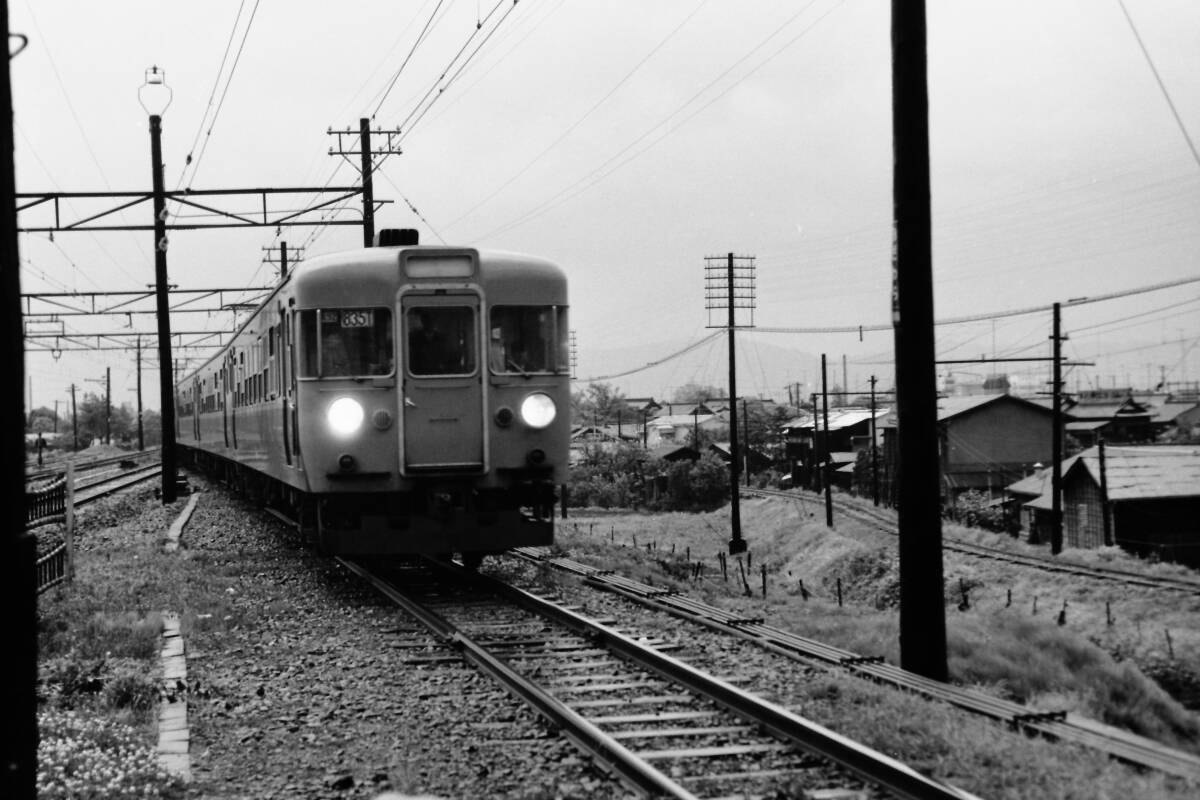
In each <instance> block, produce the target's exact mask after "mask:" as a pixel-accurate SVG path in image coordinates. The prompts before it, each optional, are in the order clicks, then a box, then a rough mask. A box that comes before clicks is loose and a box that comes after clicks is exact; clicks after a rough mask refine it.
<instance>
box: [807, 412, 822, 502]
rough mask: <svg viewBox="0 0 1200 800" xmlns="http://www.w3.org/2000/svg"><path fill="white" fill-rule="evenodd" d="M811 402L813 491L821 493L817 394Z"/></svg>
mask: <svg viewBox="0 0 1200 800" xmlns="http://www.w3.org/2000/svg"><path fill="white" fill-rule="evenodd" d="M809 402H810V403H812V417H813V446H812V458H813V460H812V485H813V491H814V492H819V491H821V470H820V467H819V465H820V464H821V450H820V448H819V446H818V445H817V393H816V392H813V393H812V394H811V395H810V396H809Z"/></svg>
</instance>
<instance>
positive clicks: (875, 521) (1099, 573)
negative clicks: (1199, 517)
mask: <svg viewBox="0 0 1200 800" xmlns="http://www.w3.org/2000/svg"><path fill="white" fill-rule="evenodd" d="M742 493H743V494H749V495H756V496H760V497H779V498H783V499H787V500H797V499H800V497H801V496H800V495H798V494H796V493H794V492H784V491H776V490H773V489H743V490H742ZM804 499H806V500H808V499H811V498H804ZM834 505H835V507H836V509H837V511H838V513H840V514H844V515H845V516H847V517H850V518H851V519H856V520H858V521H859V522H865V523H866V524H868V525H871V526H873V527H875V528H876V529H877V530H879V531H881V532H883V533H887V534H890V535H892V536H896V535H898V533H899V532H898V530H897V528H896V514H895V512H894V511H885V510H881V509H875V508H864V507H859V506H855V505H853V504H850V503H847V502H845V501H842V500H836V499H835V500H834ZM942 546H943V547H944V548H945V549H946V550H952V551H954V552H956V553H962V554H964V555H969V556H975V557H976V558H986V559H991V560H993V561H1006V562H1008V563H1010V564H1019V565H1021V566H1024V567H1031V568H1033V569H1040V570H1045V571H1047V572H1059V573H1064V574H1069V575H1079V576H1082V577H1087V578H1095V579H1098V580H1105V581H1117V582H1119V583H1124V584H1127V585H1129V586H1142V587H1149V588H1153V589H1167V590H1170V591H1177V592H1187V593H1189V594H1200V581H1192V580H1186V579H1181V578H1167V577H1155V576H1150V575H1139V574H1137V573H1135V572H1128V571H1126V570H1119V569H1110V568H1107V567H1089V566H1085V565H1083V564H1072V563H1070V562H1066V561H1061V560H1058V559H1050V558H1041V557H1039V556H1035V555H1024V554H1021V553H1013V552H1009V551H1008V550H1001V549H1000V548H996V547H986V546H984V545H978V544H972V543H970V542H963V541H959V540H956V539H949V538H945V537H943V539H942Z"/></svg>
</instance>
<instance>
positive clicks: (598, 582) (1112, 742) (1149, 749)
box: [509, 547, 1200, 781]
mask: <svg viewBox="0 0 1200 800" xmlns="http://www.w3.org/2000/svg"><path fill="white" fill-rule="evenodd" d="M509 554H510V555H513V556H516V557H518V558H522V559H525V560H527V561H532V562H535V563H542V564H548V565H550V566H552V567H554V568H555V569H559V570H561V571H564V572H569V573H571V574H574V575H577V576H579V577H581V578H583V579H584V581H585V583H587V584H589V585H591V586H594V587H597V588H600V589H604V590H606V591H611V592H613V593H615V594H619V595H621V596H623V597H626V598H628V599H630V600H633V601H635V602H638V603H641V604H643V605H647V606H650V607H653V608H655V609H657V610H660V611H663V612H666V613H669V614H672V615H674V616H677V617H681V618H683V619H687V620H689V621H692V622H696V623H698V624H701V625H704V626H706V627H709V628H712V629H714V630H719V631H721V632H723V633H726V634H730V635H733V636H736V637H738V638H741V639H745V640H747V641H750V642H753V643H754V644H756V645H758V646H760V647H763V648H764V649H766V650H769V651H770V652H773V653H776V654H778V655H782V656H785V657H787V658H793V659H794V658H797V657H805V658H810V659H816V660H818V661H823V662H825V663H828V664H831V665H834V666H838V667H842V668H845V669H847V670H848V671H850V672H852V673H854V674H857V675H859V676H861V677H866V678H870V679H871V680H874V681H876V682H879V683H885V684H888V685H891V686H895V687H897V688H899V689H903V690H905V691H911V692H913V693H916V694H920V695H922V696H924V697H927V698H931V699H936V700H940V701H942V702H946V703H949V704H951V705H954V706H956V707H958V708H961V709H964V710H966V711H970V712H972V713H976V714H980V715H983V716H986V717H990V718H992V719H995V720H997V721H1001V722H1004V723H1005V724H1007V725H1009V726H1010V727H1012V728H1014V729H1016V730H1024V731H1028V732H1031V733H1038V734H1040V735H1042V736H1046V737H1048V738H1051V739H1060V740H1063V741H1070V742H1075V743H1078V744H1082V745H1085V746H1088V747H1091V748H1093V749H1096V750H1100V751H1102V752H1104V753H1105V754H1107V755H1109V756H1111V757H1114V758H1118V759H1120V760H1122V761H1126V762H1129V763H1132V764H1136V765H1139V766H1143V767H1149V768H1152V769H1156V770H1159V771H1161V772H1165V773H1168V774H1172V775H1179V776H1181V777H1185V778H1190V779H1191V780H1197V781H1200V757H1197V756H1196V755H1194V754H1192V753H1187V752H1183V751H1180V750H1176V749H1174V748H1171V747H1167V746H1166V745H1163V744H1160V743H1158V742H1155V741H1153V740H1151V739H1146V738H1145V737H1141V736H1137V735H1136V734H1131V733H1127V732H1125V731H1122V730H1119V729H1117V728H1113V727H1111V726H1107V725H1102V724H1101V723H1098V722H1095V721H1093V720H1090V719H1087V718H1086V717H1082V716H1079V715H1077V714H1074V713H1070V712H1062V711H1039V710H1036V709H1031V708H1029V707H1028V706H1022V705H1019V704H1017V703H1014V702H1011V701H1008V700H1002V699H1000V698H996V697H992V696H990V695H986V694H982V693H980V692H973V691H970V690H968V689H963V688H960V687H957V686H952V685H950V684H945V683H940V682H938V681H934V680H930V679H928V678H924V677H922V676H920V675H916V674H914V673H911V672H906V671H905V670H903V669H901V668H900V667H897V666H894V665H891V664H887V663H885V662H884V661H883V659H882V658H880V657H877V656H864V655H861V654H859V653H855V652H853V651H850V650H844V649H842V648H839V647H835V646H833V645H828V644H825V643H823V642H819V641H816V640H814V639H809V638H807V637H804V636H800V635H798V634H794V633H791V632H789V631H785V630H782V629H779V628H775V627H772V626H770V625H766V624H765V623H764V621H763V620H762V619H759V618H751V617H747V616H746V615H744V614H733V613H730V612H728V611H725V610H724V609H720V608H716V607H714V606H710V605H707V604H705V603H702V602H700V601H698V600H694V599H692V598H689V597H687V596H686V595H683V594H680V593H678V592H676V591H674V590H671V589H664V588H662V587H655V586H647V585H645V584H642V583H639V582H637V581H634V580H632V579H630V578H626V577H623V576H620V575H616V574H614V573H612V572H611V571H608V570H601V569H598V568H596V567H591V566H589V565H586V564H582V563H580V562H578V561H572V560H570V559H565V558H556V557H550V556H544V555H542V554H540V553H539V552H538V551H537V550H536V549H535V548H527V547H526V548H516V549H514V550H511V551H509Z"/></svg>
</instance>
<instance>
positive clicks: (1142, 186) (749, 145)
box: [9, 0, 1200, 408]
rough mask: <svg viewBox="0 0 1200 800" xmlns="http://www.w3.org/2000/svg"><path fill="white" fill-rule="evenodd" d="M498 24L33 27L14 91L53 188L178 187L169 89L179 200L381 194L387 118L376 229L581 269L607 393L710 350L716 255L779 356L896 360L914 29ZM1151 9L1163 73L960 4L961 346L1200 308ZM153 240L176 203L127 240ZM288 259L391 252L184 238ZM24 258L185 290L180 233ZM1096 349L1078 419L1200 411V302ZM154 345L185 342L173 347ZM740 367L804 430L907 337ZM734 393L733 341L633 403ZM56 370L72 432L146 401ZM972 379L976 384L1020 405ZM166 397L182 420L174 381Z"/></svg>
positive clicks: (572, 8)
mask: <svg viewBox="0 0 1200 800" xmlns="http://www.w3.org/2000/svg"><path fill="white" fill-rule="evenodd" d="M493 3H494V0H493V2H489V0H474V2H471V1H470V0H457V1H456V0H443V2H441V3H440V4H439V3H438V2H437V0H428V2H424V3H422V2H397V1H396V0H388V1H386V2H385V1H384V0H370V1H368V0H361V1H360V2H354V1H353V0H348V1H347V2H341V3H337V4H331V3H329V2H298V1H297V0H288V1H287V2H284V1H283V0H260V2H256V0H244V2H241V1H240V0H207V2H203V3H201V2H190V3H183V2H175V0H157V2H130V1H126V0H110V1H109V2H104V3H94V2H77V1H76V2H67V1H66V0H36V2H34V1H33V0H12V2H10V3H9V8H10V12H9V13H10V27H11V29H12V30H13V31H14V32H17V33H22V34H24V35H26V36H28V37H29V45H28V47H27V49H26V50H24V52H22V53H21V54H20V55H19V56H18V57H16V58H15V59H13V61H12V81H13V95H14V107H15V116H16V126H17V127H16V131H15V140H16V164H17V183H18V190H19V191H23V192H36V191H64V192H68V191H110V190H111V191H122V190H145V189H148V188H149V186H150V178H151V174H150V153H149V134H148V126H147V113H146V111H145V110H143V108H142V106H141V105H139V96H138V89H139V87H140V86H141V85H142V83H143V82H144V73H145V70H146V69H147V68H148V67H150V66H151V65H158V66H159V67H161V68H163V69H164V70H165V74H166V80H167V84H168V85H169V86H170V88H171V90H172V91H173V98H172V101H171V104H170V106H169V107H168V108H167V110H166V112H165V114H164V117H163V158H164V162H165V164H166V169H165V174H166V182H167V186H168V188H171V189H174V188H181V187H184V186H190V187H191V188H193V189H210V188H238V187H260V186H314V187H316V186H324V185H327V184H330V183H331V184H332V185H349V184H352V183H354V182H355V181H356V180H357V172H356V171H355V170H354V169H353V168H352V167H350V166H349V165H347V164H345V163H342V162H341V159H339V158H338V157H337V156H330V155H328V153H327V151H328V149H329V147H330V146H331V145H334V144H336V140H335V139H333V138H331V137H330V136H329V135H327V134H326V130H327V129H328V128H330V127H332V128H334V129H337V128H343V129H345V128H347V127H354V128H357V125H358V119H359V118H360V117H364V116H366V117H372V118H373V125H374V126H375V127H378V128H382V129H393V130H394V129H397V128H399V129H402V130H403V132H404V133H403V139H402V148H403V151H404V152H403V154H402V155H396V156H392V157H390V158H388V159H387V160H386V162H385V163H384V164H383V165H382V167H381V174H379V175H377V177H376V181H375V193H376V197H377V199H386V200H390V201H393V202H392V203H391V204H389V205H387V206H386V207H385V208H384V209H383V211H382V212H381V214H380V216H379V219H378V221H377V227H415V228H418V229H419V230H420V232H421V237H422V242H423V243H429V244H436V243H440V242H442V241H445V242H446V243H450V244H456V245H469V246H477V247H481V248H498V249H503V250H513V251H520V252H528V253H533V254H537V255H541V256H545V257H548V258H550V259H552V260H555V261H557V262H558V263H560V264H561V265H562V266H563V267H564V268H565V269H566V271H567V273H568V275H569V276H570V279H571V297H572V311H571V315H572V316H571V320H572V321H571V327H572V328H573V329H574V330H575V332H576V341H577V345H578V358H579V367H578V374H579V377H580V378H585V377H595V376H606V375H613V374H615V373H621V372H625V371H627V370H630V369H633V368H635V367H638V366H640V365H642V364H644V363H646V362H649V361H652V360H656V359H658V358H661V357H662V356H666V355H668V354H670V353H671V352H674V351H676V350H679V349H681V348H683V347H686V346H687V345H689V344H691V343H694V342H697V341H699V340H701V339H703V338H704V337H705V336H707V335H709V334H711V333H712V331H711V330H710V329H709V328H707V327H706V326H707V325H708V324H709V323H710V320H709V316H708V314H707V312H706V310H705V301H704V264H705V257H706V256H721V255H724V254H726V253H728V252H734V253H736V254H738V255H745V256H753V257H755V263H756V268H757V308H756V310H755V315H754V322H755V324H756V325H758V326H759V327H762V328H821V327H843V326H851V327H854V326H858V325H864V326H867V327H868V328H869V327H871V326H880V325H883V326H886V324H887V322H888V314H889V291H890V257H891V222H890V220H891V178H892V170H891V163H892V162H891V159H892V150H891V98H890V48H889V40H888V28H889V4H888V3H886V2H883V1H882V0H842V1H840V2H839V1H838V0H814V2H811V3H801V2H795V0H789V1H784V0H780V1H778V2H738V3H733V2H728V1H727V0H726V1H725V2H722V1H721V0H708V2H701V1H700V0H679V1H678V2H668V1H667V0H663V1H662V2H653V3H647V2H582V1H578V0H577V2H566V1H565V0H521V2H520V3H518V4H517V5H515V6H514V5H513V4H512V3H511V2H510V0H504V1H503V2H501V3H499V4H493ZM1124 4H1125V9H1127V10H1128V14H1129V16H1130V17H1132V19H1133V22H1134V25H1135V26H1136V30H1137V34H1138V35H1140V37H1141V42H1142V44H1143V45H1144V47H1145V50H1146V52H1148V53H1149V60H1148V59H1147V56H1146V54H1145V53H1144V52H1143V49H1142V47H1141V46H1140V45H1139V42H1138V38H1137V36H1135V33H1134V29H1133V28H1132V27H1131V25H1130V23H1129V21H1128V20H1127V18H1126V15H1125V12H1124V11H1123V9H1122V5H1121V4H1120V3H1119V2H1118V1H1117V0H1050V1H1048V2H1047V1H1046V0H1040V1H1039V2H1019V1H1014V0H1004V1H1003V2H1001V0H990V1H988V2H985V1H984V0H978V1H977V2H976V1H972V0H941V1H937V0H935V1H933V2H929V4H928V19H929V39H930V40H929V91H930V106H931V136H932V154H931V157H932V165H933V166H932V170H933V175H932V182H933V213H934V217H933V218H934V278H935V284H936V290H935V291H936V298H935V300H936V316H937V317H938V318H939V319H953V318H959V317H964V316H970V315H978V314H987V313H990V312H1003V311H1007V310H1012V309H1022V308H1029V307H1040V306H1048V305H1049V304H1051V303H1053V302H1055V301H1061V302H1066V301H1068V300H1069V299H1071V298H1078V297H1084V296H1087V297H1097V296H1101V295H1105V294H1109V293H1121V292H1127V291H1132V290H1136V289H1139V288H1141V287H1146V286H1151V285H1155V284H1159V283H1164V282H1170V281H1179V280H1183V279H1187V278H1196V279H1200V256H1198V253H1200V163H1198V162H1197V158H1196V155H1195V152H1194V151H1193V150H1192V149H1190V147H1189V141H1188V138H1187V137H1188V136H1190V137H1191V139H1192V141H1193V142H1198V141H1200V4H1198V3H1196V2H1194V0H1124ZM435 9H437V11H436V13H435ZM431 15H433V22H432V23H431V24H429V25H428V28H427V27H426V26H427V23H429V20H430V19H431ZM480 23H481V25H480ZM477 25H478V26H479V27H477ZM423 31H424V32H425V34H426V35H425V36H424V37H423V38H422V39H421V42H420V44H419V46H416V47H414V44H415V42H416V41H417V40H418V37H419V36H420V35H421V34H422V32H423ZM460 52H461V53H462V54H463V55H462V56H460V57H459V58H458V60H457V61H455V60H454V59H455V57H456V54H459V53H460ZM472 54H474V55H473V57H471V58H470V59H469V60H467V57H468V56H471V55H472ZM464 61H465V62H466V64H465V68H464V67H463V64H464ZM1151 62H1152V63H1153V69H1152V67H1151ZM460 69H461V71H460ZM1154 70H1157V79H1156V76H1155V71H1154ZM443 74H444V75H445V77H444V78H441V79H440V81H439V76H442V75H443ZM1160 81H1161V86H1163V87H1165V89H1166V94H1164V91H1163V89H1162V88H1160ZM389 86H390V90H389ZM1168 96H1169V100H1168ZM426 97H429V98H434V100H435V102H433V103H432V105H429V101H428V100H423V98H426ZM1172 103H1173V105H1174V112H1173V110H1172V105H1171V104H1172ZM1176 114H1177V115H1178V120H1177V118H1176ZM1180 121H1181V122H1182V129H1181V125H1180ZM1185 130H1186V135H1185V132H1184V131H1185ZM345 143H346V144H348V145H356V143H354V142H353V141H352V140H350V139H347V140H346V142H345ZM189 154H191V155H192V165H191V166H190V167H187V168H186V169H185V161H186V159H187V156H188V155H189ZM335 170H336V172H335ZM256 202H257V201H244V202H243V203H242V205H240V206H239V205H238V204H237V203H232V204H226V207H229V208H235V209H236V210H253V208H254V205H255V203H256ZM289 202H295V199H293V200H292V201H289ZM91 208H93V206H88V205H85V204H82V203H79V204H77V205H76V209H77V211H78V212H79V213H81V214H86V213H87V210H88V209H91ZM413 208H415V209H416V210H417V211H418V212H419V216H418V215H416V214H414V212H413V210H412V209H413ZM172 211H173V212H174V211H178V209H175V208H173V209H172ZM353 212H354V210H353V209H350V210H348V211H347V212H344V213H343V215H342V217H341V218H344V219H350V218H352V216H353ZM150 220H151V211H150V209H149V208H148V207H147V206H145V205H141V206H138V207H136V208H134V209H132V210H130V211H127V212H125V213H124V215H123V222H124V223H127V224H145V223H147V222H149V221H150ZM45 222H46V218H45V217H44V216H42V217H37V216H35V215H33V214H32V213H27V214H22V215H21V218H20V223H21V224H22V225H26V226H30V225H37V224H45ZM280 240H284V241H287V242H288V243H289V246H290V247H292V248H296V247H298V246H300V245H304V246H305V249H306V255H308V256H313V255H317V254H320V253H325V252H332V251H336V250H341V249H346V248H350V247H356V246H358V245H359V244H360V243H361V232H360V230H359V229H358V228H353V227H345V228H325V229H316V228H291V229H284V230H283V231H282V232H281V233H280V234H278V235H277V233H276V231H275V230H274V229H247V230H236V231H230V230H218V231H202V232H177V233H174V234H172V236H171V239H170V249H169V255H168V257H169V264H170V278H171V282H172V283H174V284H177V285H178V286H179V287H181V288H207V287H218V286H219V287H247V286H264V285H267V284H268V283H270V282H271V280H272V272H271V268H270V267H268V266H264V265H263V264H262V257H263V248H264V247H268V246H272V245H277V244H278V243H279V241H280ZM20 246H21V258H22V264H23V271H22V290H23V291H24V292H53V291H67V290H70V291H81V292H86V291H97V290H119V289H140V288H144V287H145V286H146V285H147V284H150V283H152V282H153V276H154V269H153V255H152V254H153V250H152V246H153V243H152V234H150V233H149V232H141V233H127V232H119V233H94V234H92V233H80V232H70V233H66V232H64V233H58V234H55V236H54V239H53V241H51V240H50V237H49V236H47V235H46V234H42V233H30V234H24V235H22V237H21V243H20ZM229 299H230V298H226V300H227V301H228V300H229ZM210 304H211V303H210ZM140 307H142V308H145V307H148V306H146V305H142V306H140ZM1063 319H1064V329H1065V330H1066V332H1067V333H1068V334H1069V335H1071V340H1070V342H1069V343H1068V345H1067V349H1066V352H1067V354H1068V355H1069V356H1070V357H1071V358H1074V359H1076V360H1080V361H1083V360H1086V361H1095V362H1096V367H1094V368H1083V367H1079V368H1075V370H1074V371H1073V372H1072V373H1071V375H1070V377H1069V379H1068V383H1069V385H1070V386H1072V387H1074V386H1081V387H1083V388H1087V387H1089V386H1095V385H1103V386H1109V385H1112V384H1113V383H1117V384H1119V385H1128V384H1129V383H1133V384H1134V385H1137V386H1143V385H1145V384H1147V382H1152V383H1157V382H1158V380H1159V379H1160V378H1161V377H1162V376H1164V375H1165V376H1166V378H1167V380H1168V381H1181V380H1191V381H1196V380H1200V344H1198V342H1200V282H1192V283H1185V284H1182V285H1179V286H1176V287H1174V288H1170V289H1166V290H1160V291H1155V292H1151V293H1143V294H1135V295H1130V296H1127V297H1122V298H1121V299H1118V300H1114V301H1107V302H1098V303H1094V304H1088V305H1079V306H1073V307H1071V308H1068V309H1066V311H1065V312H1064V316H1063ZM713 321H714V322H715V321H716V320H715V319H714V320H713ZM127 322H128V321H127V320H126V318H125V317H107V318H85V317H72V318H69V319H66V320H65V321H64V322H63V324H64V325H65V326H66V330H68V331H115V330H121V329H123V328H124V326H126V324H127ZM133 323H134V326H135V328H136V329H140V330H145V331H153V329H154V323H153V317H151V316H149V315H137V316H135V317H134V318H133ZM231 325H232V321H231V318H230V316H229V315H223V314H215V315H212V316H209V315H207V314H186V315H177V316H175V317H173V319H172V327H173V329H174V330H188V331H191V330H221V329H229V328H230V327H231ZM49 329H51V327H50V326H49V325H48V324H46V323H45V322H41V323H39V324H38V325H37V330H49ZM124 329H127V328H124ZM1049 333H1050V315H1049V313H1038V314H1030V315H1023V316H1012V317H1001V318H998V319H995V320H982V321H978V322H973V323H969V324H965V323H964V324H954V325H940V326H939V327H938V329H937V342H938V349H939V354H940V355H941V356H942V357H944V358H964V357H977V356H981V355H983V354H987V355H992V354H995V355H998V356H1015V355H1021V356H1030V355H1033V356H1044V355H1048V352H1049V349H1048V348H1049V345H1048V340H1047V337H1048V336H1049ZM740 339H741V345H740V347H739V353H740V354H741V355H740V358H741V359H743V363H744V364H745V365H746V368H745V372H744V373H739V389H740V391H741V392H742V393H744V394H755V395H766V396H771V397H775V398H776V399H779V398H781V397H783V398H786V391H785V390H784V388H783V387H784V385H785V384H787V383H792V382H802V383H804V384H805V386H804V387H803V388H802V392H803V393H805V394H807V393H808V392H809V391H812V390H813V384H814V382H815V381H816V380H817V378H818V370H817V363H816V361H815V357H816V355H817V354H819V353H822V352H825V353H828V354H829V357H830V359H831V364H833V363H837V364H838V368H839V373H840V362H841V359H842V356H843V355H845V356H846V358H847V363H848V371H849V375H848V380H849V383H850V384H851V386H852V388H858V387H859V386H862V385H864V383H865V380H866V377H867V376H868V375H869V374H877V375H879V376H880V377H881V379H882V381H883V385H885V386H886V385H890V382H891V366H890V360H891V357H892V333H891V331H890V330H886V329H885V330H881V331H870V330H868V331H867V332H865V333H864V335H863V341H861V342H860V341H859V336H858V335H857V334H852V335H847V334H818V333H767V332H759V333H754V334H744V335H741V337H740ZM149 344H151V345H152V340H149ZM724 359H725V347H724V345H723V343H717V342H710V343H708V344H706V345H703V346H701V347H699V348H697V349H695V350H694V351H692V352H691V353H689V354H688V355H687V356H685V357H682V358H680V359H676V360H672V361H669V362H667V364H664V365H663V366H660V367H657V368H655V369H653V370H647V371H643V372H640V373H635V374H633V375H629V376H626V377H622V378H615V379H612V381H611V382H612V383H614V384H616V385H617V386H618V387H619V388H621V389H622V390H623V391H625V392H626V393H627V394H631V395H646V394H653V395H655V396H656V397H660V398H661V397H664V396H666V397H669V396H670V394H671V393H672V392H673V391H674V390H675V389H676V388H677V387H678V386H680V385H682V384H685V383H688V382H700V383H713V384H717V385H721V386H723V385H724V384H725V361H724ZM26 360H27V370H28V373H29V375H30V376H31V377H32V381H33V403H34V405H35V406H44V405H48V406H52V405H53V403H54V400H55V399H59V400H65V399H66V398H67V397H68V394H67V389H68V386H69V385H70V384H71V383H72V382H74V383H75V384H76V385H78V386H80V388H81V389H82V390H84V391H99V390H100V388H101V387H100V384H99V383H97V382H96V379H99V378H102V377H103V372H104V367H105V366H109V365H111V366H112V368H113V376H114V399H115V400H116V401H117V402H122V401H132V399H133V394H132V392H133V389H134V386H135V377H134V358H133V354H132V353H119V352H99V353H89V354H85V355H76V354H72V353H69V352H64V353H62V355H61V357H60V358H59V359H58V360H55V359H54V358H52V356H51V355H50V354H48V353H44V352H37V353H30V354H28V355H27V359H26ZM961 369H962V371H963V372H964V373H967V374H962V375H959V376H958V378H959V379H960V380H970V379H971V375H970V374H969V373H976V374H982V373H986V372H990V371H992V368H991V367H989V366H987V365H969V366H965V367H962V368H961ZM946 370H947V368H942V369H941V370H940V373H941V374H943V375H944V374H945V372H946ZM1014 372H1019V373H1020V374H1019V379H1020V382H1021V383H1022V384H1023V385H1024V386H1026V387H1036V386H1037V385H1038V384H1040V383H1041V382H1042V381H1044V380H1046V379H1047V373H1046V370H1045V368H1044V366H1038V367H1036V368H1032V367H1031V368H1022V369H1021V370H1014ZM144 380H145V381H146V384H145V386H146V390H145V395H144V400H145V404H146V406H147V407H148V408H156V407H157V406H158V405H159V403H158V397H157V382H156V380H155V378H154V376H153V375H152V374H150V373H147V374H146V376H145V378H144ZM840 380H841V379H840V374H839V377H838V382H840ZM26 391H28V388H27V387H26Z"/></svg>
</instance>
